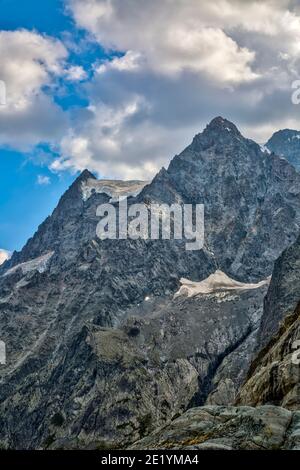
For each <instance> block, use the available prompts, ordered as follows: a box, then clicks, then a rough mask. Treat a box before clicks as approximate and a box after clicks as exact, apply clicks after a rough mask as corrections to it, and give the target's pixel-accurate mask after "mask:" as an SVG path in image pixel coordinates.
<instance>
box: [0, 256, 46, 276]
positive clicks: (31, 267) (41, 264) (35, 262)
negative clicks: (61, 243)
mask: <svg viewBox="0 0 300 470" xmlns="http://www.w3.org/2000/svg"><path fill="white" fill-rule="evenodd" d="M53 255H54V251H50V252H49V253H46V254H45V255H42V256H39V257H38V258H34V259H31V260H30V261H26V262H25V263H20V264H17V265H16V266H14V267H13V268H11V269H8V270H7V271H6V273H4V276H9V275H10V274H13V273H15V272H16V271H17V270H18V269H21V270H22V273H23V274H27V273H29V272H30V271H38V272H39V273H44V272H45V271H46V269H47V266H48V262H49V260H50V259H51V258H52V256H53Z"/></svg>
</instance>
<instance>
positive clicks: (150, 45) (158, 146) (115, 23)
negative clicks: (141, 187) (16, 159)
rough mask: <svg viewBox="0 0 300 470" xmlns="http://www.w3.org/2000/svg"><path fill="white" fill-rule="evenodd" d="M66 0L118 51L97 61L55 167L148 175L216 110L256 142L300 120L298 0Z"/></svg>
mask: <svg viewBox="0 0 300 470" xmlns="http://www.w3.org/2000/svg"><path fill="white" fill-rule="evenodd" d="M68 5H69V8H70V11H71V12H72V14H73V16H74V18H75V21H76V23H77V25H78V27H80V28H85V29H86V30H87V31H88V32H89V33H90V34H91V35H92V36H93V37H94V39H95V40H96V41H98V42H99V44H100V45H101V46H102V47H104V48H106V50H107V51H111V52H112V58H111V60H106V61H103V62H102V63H98V64H95V65H94V76H93V79H92V80H91V81H90V82H89V83H88V84H87V85H86V88H85V89H86V92H87V95H88V98H89V103H90V104H89V107H88V108H86V109H85V110H81V111H79V112H77V113H75V114H74V115H73V116H72V122H73V126H72V128H70V129H69V131H68V133H67V135H66V136H65V137H64V138H63V139H62V141H61V147H60V149H61V156H60V158H58V159H56V160H55V161H54V163H53V164H52V169H54V170H56V171H60V170H62V169H71V170H76V169H83V168H85V167H89V168H91V169H92V170H93V171H96V172H98V173H99V174H100V175H102V176H116V177H127V178H135V177H136V178H144V179H147V178H149V177H150V176H151V175H153V174H154V173H155V172H156V171H157V170H158V169H159V167H160V166H161V165H163V164H164V165H167V163H168V161H169V159H170V158H171V157H172V156H173V155H174V154H175V153H176V152H178V151H180V150H181V149H182V148H183V147H184V146H185V145H187V144H188V143H189V142H190V140H191V139H192V137H193V135H194V134H195V133H196V132H199V131H200V130H201V129H202V128H203V127H204V126H205V124H206V123H207V122H208V121H209V120H210V119H211V118H213V117H214V116H216V115H220V114H222V115H224V116H225V117H227V118H229V119H231V120H233V121H235V122H236V123H237V124H238V125H239V127H240V128H241V130H242V131H243V132H244V133H245V134H246V135H247V136H248V137H251V138H254V139H256V140H257V141H259V142H263V141H265V140H266V139H267V138H268V137H269V136H270V134H272V132H273V131H275V130H277V129H278V128H282V127H287V126H290V125H292V126H293V127H298V128H299V127H300V120H299V118H298V108H297V107H296V106H293V105H292V104H291V99H290V96H291V83H292V81H293V80H294V78H295V77H297V76H298V64H299V59H300V47H299V44H300V16H299V12H300V10H299V2H298V1H297V2H295V1H288V0H282V1H279V0H266V1H265V2H258V1H254V0H249V1H247V2H245V1H240V0H214V1H213V2H195V1H194V0H164V1H161V0H152V1H151V2H149V1H148V0H109V1H108V0H69V1H68ZM116 52H117V53H116Z"/></svg>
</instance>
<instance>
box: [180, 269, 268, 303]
mask: <svg viewBox="0 0 300 470" xmlns="http://www.w3.org/2000/svg"><path fill="white" fill-rule="evenodd" d="M269 282H270V278H268V279H265V280H263V281H261V282H258V283H257V284H246V283H243V282H239V281H236V280H234V279H231V278H230V277H229V276H227V274H225V273H223V272H222V271H219V270H218V271H216V272H215V273H214V274H211V275H210V276H209V277H208V278H207V279H205V280H204V281H201V282H194V281H189V280H188V279H184V278H181V279H180V283H181V284H182V285H181V287H180V289H179V290H178V292H176V294H175V295H174V298H177V297H180V296H184V297H194V296H195V295H198V294H211V293H214V292H219V291H229V290H250V289H258V288H260V287H262V286H265V285H267V284H269Z"/></svg>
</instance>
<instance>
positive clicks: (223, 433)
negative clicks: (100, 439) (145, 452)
mask: <svg viewBox="0 0 300 470" xmlns="http://www.w3.org/2000/svg"><path fill="white" fill-rule="evenodd" d="M131 449H136V450H138V449H185V450H189V449H192V450H196V449H199V450H245V449H248V450H279V449H282V450H283V449H285V450H300V411H294V412H292V411H289V410H286V409H284V408H281V407H279V406H267V405H266V406H259V407H257V408H251V407H249V406H241V407H233V406H229V407H224V406H205V407H202V408H193V409H191V410H188V411H187V412H186V413H184V414H183V415H182V416H180V418H177V419H175V420H174V421H172V422H171V423H169V424H168V425H167V426H165V427H163V428H161V429H158V430H157V431H155V432H154V433H152V434H151V435H150V436H148V437H146V438H144V439H142V440H141V441H139V442H136V443H135V444H134V445H133V446H132V447H131Z"/></svg>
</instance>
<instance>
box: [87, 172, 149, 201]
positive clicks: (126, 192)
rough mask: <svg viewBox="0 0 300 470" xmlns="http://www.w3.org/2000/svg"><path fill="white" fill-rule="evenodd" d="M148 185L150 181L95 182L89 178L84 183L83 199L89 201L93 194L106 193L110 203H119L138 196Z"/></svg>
mask: <svg viewBox="0 0 300 470" xmlns="http://www.w3.org/2000/svg"><path fill="white" fill-rule="evenodd" d="M147 184H148V181H137V180H133V181H121V180H95V179H93V178H89V179H87V180H86V181H83V182H82V187H81V189H82V198H83V200H84V201H87V200H88V199H89V198H90V197H91V195H92V194H93V193H98V194H101V193H104V194H107V195H108V196H110V198H111V199H110V202H117V201H118V200H119V199H120V198H121V199H125V198H126V197H129V196H137V195H138V194H139V193H140V192H141V191H142V189H143V188H144V187H145V186H146V185H147Z"/></svg>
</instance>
